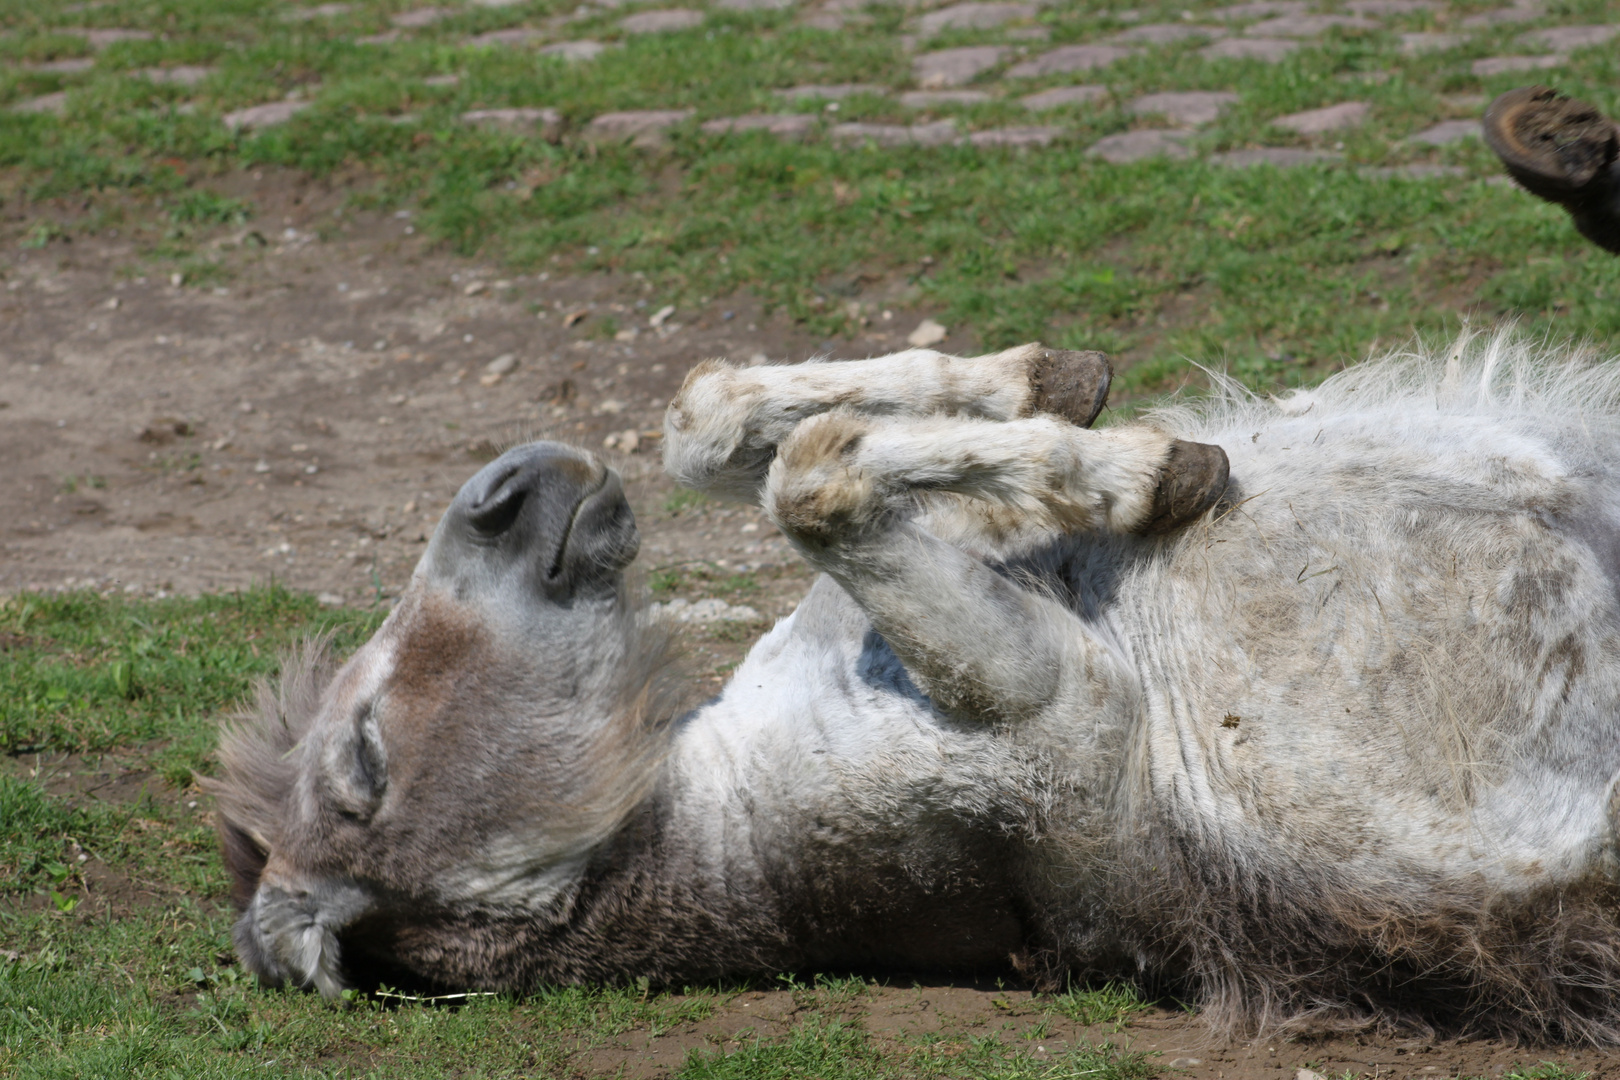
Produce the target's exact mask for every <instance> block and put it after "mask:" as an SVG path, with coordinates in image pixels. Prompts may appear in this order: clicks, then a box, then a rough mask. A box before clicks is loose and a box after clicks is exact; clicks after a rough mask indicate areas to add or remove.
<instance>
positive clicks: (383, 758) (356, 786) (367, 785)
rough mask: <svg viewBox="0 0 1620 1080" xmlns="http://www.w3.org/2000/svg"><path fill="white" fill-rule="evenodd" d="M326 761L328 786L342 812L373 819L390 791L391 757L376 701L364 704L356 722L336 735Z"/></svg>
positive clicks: (356, 713)
mask: <svg viewBox="0 0 1620 1080" xmlns="http://www.w3.org/2000/svg"><path fill="white" fill-rule="evenodd" d="M324 757H325V760H324V764H325V766H326V770H325V771H326V781H327V785H328V788H329V790H330V791H331V793H332V795H333V796H334V797H335V798H336V800H337V803H338V808H339V809H340V810H342V811H343V812H344V813H347V814H350V815H352V816H354V817H358V818H361V819H362V820H364V819H367V818H370V817H371V815H372V814H373V813H375V812H376V809H377V805H378V804H379V803H381V802H382V797H383V793H384V792H385V791H387V790H388V755H387V752H386V751H385V750H384V748H383V743H382V732H381V730H380V729H379V728H378V725H377V702H376V701H375V700H374V699H372V700H367V701H365V702H362V703H361V704H360V705H359V707H358V708H356V709H355V713H354V720H353V722H352V723H350V724H348V725H346V726H345V727H342V728H339V729H338V731H336V732H335V733H334V735H333V738H332V740H331V742H330V743H328V744H327V747H326V753H325V755H324Z"/></svg>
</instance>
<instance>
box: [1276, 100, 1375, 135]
mask: <svg viewBox="0 0 1620 1080" xmlns="http://www.w3.org/2000/svg"><path fill="white" fill-rule="evenodd" d="M1371 111H1372V106H1371V105H1369V104H1368V103H1367V102H1365V101H1341V102H1339V104H1337V105H1329V106H1327V107H1325V108H1321V109H1306V110H1305V111H1304V112H1297V113H1289V114H1288V115H1287V116H1279V117H1277V119H1275V120H1273V121H1272V123H1273V124H1274V125H1276V126H1277V127H1280V128H1287V129H1288V130H1289V131H1294V132H1298V133H1299V134H1301V135H1325V134H1327V133H1328V132H1330V131H1343V130H1345V129H1346V128H1355V127H1360V126H1361V125H1362V124H1364V123H1366V122H1367V114H1368V113H1369V112H1371Z"/></svg>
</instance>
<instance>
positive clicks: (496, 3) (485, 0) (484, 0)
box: [472, 0, 529, 8]
mask: <svg viewBox="0 0 1620 1080" xmlns="http://www.w3.org/2000/svg"><path fill="white" fill-rule="evenodd" d="M472 2H473V3H474V4H476V5H478V6H479V7H484V8H509V7H517V6H518V5H519V4H527V3H528V2H529V0H472Z"/></svg>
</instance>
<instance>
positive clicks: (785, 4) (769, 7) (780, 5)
mask: <svg viewBox="0 0 1620 1080" xmlns="http://www.w3.org/2000/svg"><path fill="white" fill-rule="evenodd" d="M714 6H715V7H717V8H719V9H720V10H722V11H786V10H787V9H788V8H790V7H792V6H793V0H718V2H717V3H716V4H715V5H714Z"/></svg>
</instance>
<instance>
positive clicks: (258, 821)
mask: <svg viewBox="0 0 1620 1080" xmlns="http://www.w3.org/2000/svg"><path fill="white" fill-rule="evenodd" d="M336 667H337V665H336V664H335V663H334V661H333V660H332V655H331V636H330V635H322V636H320V637H315V638H309V639H306V640H305V641H303V642H302V643H301V644H300V645H299V646H298V647H297V648H296V649H294V650H293V651H292V652H290V653H289V654H287V655H286V656H284V657H283V658H282V663H281V676H280V678H279V680H277V683H276V684H275V685H272V684H271V682H270V680H268V679H261V680H260V681H259V682H258V684H257V685H256V686H255V688H254V701H253V706H252V707H250V708H245V709H243V710H242V711H240V712H237V713H236V714H234V715H233V716H232V717H230V719H228V720H227V721H226V722H225V724H224V727H223V730H222V731H221V732H220V741H219V751H218V758H219V763H220V766H221V770H222V775H221V776H220V777H219V778H218V779H212V778H205V779H203V780H202V786H203V789H204V790H205V791H207V792H208V793H209V794H211V795H212V796H213V797H214V799H215V801H216V803H217V804H218V814H217V817H218V821H219V826H218V828H219V841H220V848H221V850H222V851H223V853H224V858H225V866H226V868H227V869H228V870H229V871H230V873H231V899H232V900H233V901H234V902H235V903H236V906H237V909H238V910H245V909H246V908H247V905H248V904H249V903H250V902H251V901H252V899H253V894H254V893H255V892H256V891H257V890H258V887H259V876H260V874H261V873H262V872H263V871H264V864H265V861H266V860H267V859H268V858H269V856H270V850H271V848H273V847H274V846H275V843H276V839H277V834H278V832H279V829H280V822H281V820H282V817H283V814H284V804H285V802H286V799H287V796H288V793H289V792H291V790H292V786H293V782H294V781H295V780H296V778H297V776H298V768H299V754H298V753H297V751H298V748H299V743H300V741H301V740H302V739H303V737H304V734H305V733H306V732H307V731H308V730H309V726H310V724H311V723H313V722H314V720H315V716H316V713H317V712H318V711H319V709H320V701H321V693H322V691H323V690H324V689H325V688H326V685H327V683H329V682H330V681H331V679H332V674H333V672H334V671H335V670H336Z"/></svg>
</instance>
